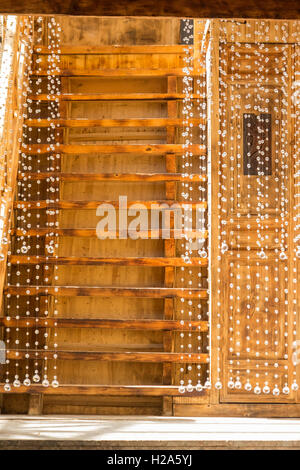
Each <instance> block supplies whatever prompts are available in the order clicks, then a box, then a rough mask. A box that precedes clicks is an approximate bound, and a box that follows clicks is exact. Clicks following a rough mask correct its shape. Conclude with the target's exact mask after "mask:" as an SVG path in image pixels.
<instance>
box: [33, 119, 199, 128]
mask: <svg viewBox="0 0 300 470" xmlns="http://www.w3.org/2000/svg"><path fill="white" fill-rule="evenodd" d="M185 122H186V121H184V119H180V118H151V119H147V118H140V119H137V118H136V119H51V120H50V121H48V119H27V120H26V124H27V125H28V126H33V127H49V126H50V125H51V124H54V125H55V126H58V125H59V126H61V127H105V128H106V127H167V126H175V127H184V126H185ZM188 122H189V123H191V124H193V125H199V124H204V123H205V120H204V119H200V118H199V119H198V118H192V119H189V121H188Z"/></svg>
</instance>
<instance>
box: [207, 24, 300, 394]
mask: <svg viewBox="0 0 300 470" xmlns="http://www.w3.org/2000/svg"><path fill="white" fill-rule="evenodd" d="M247 23H248V24H247V25H245V22H244V23H243V24H238V23H235V24H234V22H232V24H230V22H228V25H226V28H224V30H223V31H222V28H221V32H220V49H219V53H220V55H219V60H220V67H221V70H223V75H220V128H221V134H220V136H221V137H220V150H219V160H220V168H221V180H220V181H221V183H220V186H219V188H220V193H221V194H220V199H219V201H220V202H219V210H220V212H219V215H220V218H221V228H220V239H221V241H220V251H221V264H220V268H221V276H220V281H221V282H220V286H221V287H220V295H221V301H220V304H221V305H222V306H223V307H222V312H221V318H222V319H221V324H222V328H223V330H222V331H223V332H224V334H223V335H222V337H221V339H220V340H219V347H220V353H219V356H220V358H219V362H220V364H221V377H222V382H223V387H222V390H221V392H220V401H221V402H240V403H247V402H276V403H279V402H290V401H295V400H296V391H295V390H294V391H293V390H292V388H293V387H291V384H292V383H293V381H294V380H296V368H295V366H294V365H293V362H292V353H293V342H294V341H295V340H296V331H297V322H298V319H297V315H296V309H297V306H296V303H295V302H294V301H295V300H296V291H295V281H293V278H295V272H294V271H293V270H294V268H295V262H296V261H295V254H294V245H293V237H294V235H293V232H294V231H293V228H294V226H293V223H294V222H293V217H294V215H295V214H294V213H293V205H294V190H295V188H294V180H293V171H294V170H293V156H294V152H293V145H294V141H293V138H294V133H293V132H294V129H293V115H294V112H295V109H294V104H293V100H292V83H293V82H294V81H295V67H294V61H295V60H296V55H295V52H296V50H295V46H294V44H293V40H294V39H293V38H294V37H295V35H293V34H292V27H291V25H290V24H288V23H287V24H285V23H283V22H281V23H280V24H279V25H278V28H276V25H275V24H274V23H272V24H269V22H266V23H268V24H266V25H265V28H267V29H266V32H265V34H263V33H262V24H261V22H254V21H253V22H247ZM268 33H269V34H268ZM224 72H225V73H224ZM222 126H223V127H222ZM258 153H260V157H258V158H257V154H258ZM225 161H226V163H224V162H225ZM257 161H258V162H259V163H257ZM222 273H224V275H222ZM225 273H226V275H225ZM213 313H216V312H213ZM215 354H218V353H217V352H215ZM246 384H249V385H246ZM245 385H246V389H245ZM250 387H251V389H250ZM247 388H248V390H247Z"/></svg>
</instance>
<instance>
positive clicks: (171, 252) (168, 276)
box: [163, 20, 182, 416]
mask: <svg viewBox="0 0 300 470" xmlns="http://www.w3.org/2000/svg"><path fill="white" fill-rule="evenodd" d="M181 23H182V20H181ZM168 92H169V93H176V92H177V79H176V77H168ZM167 111H168V118H169V119H170V118H173V119H175V118H176V117H177V103H176V102H174V101H173V102H171V101H169V102H168V103H167ZM175 141H176V139H175V126H173V125H171V124H170V123H169V125H168V126H167V143H168V144H174V143H175ZM165 158H166V171H167V172H172V173H173V172H176V170H177V169H176V161H175V159H174V158H172V156H169V154H166V157H165ZM165 186H166V198H167V199H168V200H174V199H176V183H175V182H167V183H166V185H165ZM170 228H174V217H173V216H172V217H170ZM164 254H165V257H170V256H171V257H173V256H176V242H175V240H174V239H169V240H165V241H164ZM164 278H165V279H164V281H165V282H164V284H165V287H174V286H175V268H174V267H166V268H165V273H164ZM174 313H175V308H174V299H165V301H164V319H165V320H173V318H174ZM163 344H164V351H165V352H172V351H173V350H174V340H173V333H172V332H171V331H168V332H166V333H164V336H163ZM172 383H173V367H172V364H171V363H170V362H168V363H164V365H163V384H164V385H172ZM163 414H164V416H172V414H173V403H172V398H170V397H164V398H163Z"/></svg>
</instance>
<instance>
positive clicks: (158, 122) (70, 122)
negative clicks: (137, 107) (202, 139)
mask: <svg viewBox="0 0 300 470" xmlns="http://www.w3.org/2000/svg"><path fill="white" fill-rule="evenodd" d="M175 103H176V101H175ZM189 122H191V123H192V124H194V125H199V124H203V123H204V122H205V121H204V120H203V119H200V118H193V119H190V120H189ZM26 124H27V125H28V126H33V125H34V126H37V127H49V126H50V125H51V124H55V125H58V124H59V125H60V126H62V127H166V126H176V127H178V126H180V127H184V120H183V119H181V118H150V119H147V118H134V119H51V120H50V121H49V120H48V119H27V120H26Z"/></svg>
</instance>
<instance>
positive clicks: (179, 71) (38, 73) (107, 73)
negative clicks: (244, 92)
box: [30, 67, 205, 78]
mask: <svg viewBox="0 0 300 470" xmlns="http://www.w3.org/2000/svg"><path fill="white" fill-rule="evenodd" d="M184 68H185V67H184ZM184 68H176V69H162V68H160V69H154V68H151V69H140V68H126V69H94V70H87V69H82V70H80V69H74V68H68V69H60V70H59V71H57V70H52V71H51V76H54V75H56V76H59V77H117V78H118V77H184V76H186V75H187V73H186V72H185V71H184ZM204 74H205V68H204V67H198V68H197V70H194V69H190V70H189V73H188V76H192V77H199V76H200V75H204ZM48 75H49V74H48V70H47V68H45V69H42V70H33V71H31V73H30V76H31V77H47V76H48Z"/></svg>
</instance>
